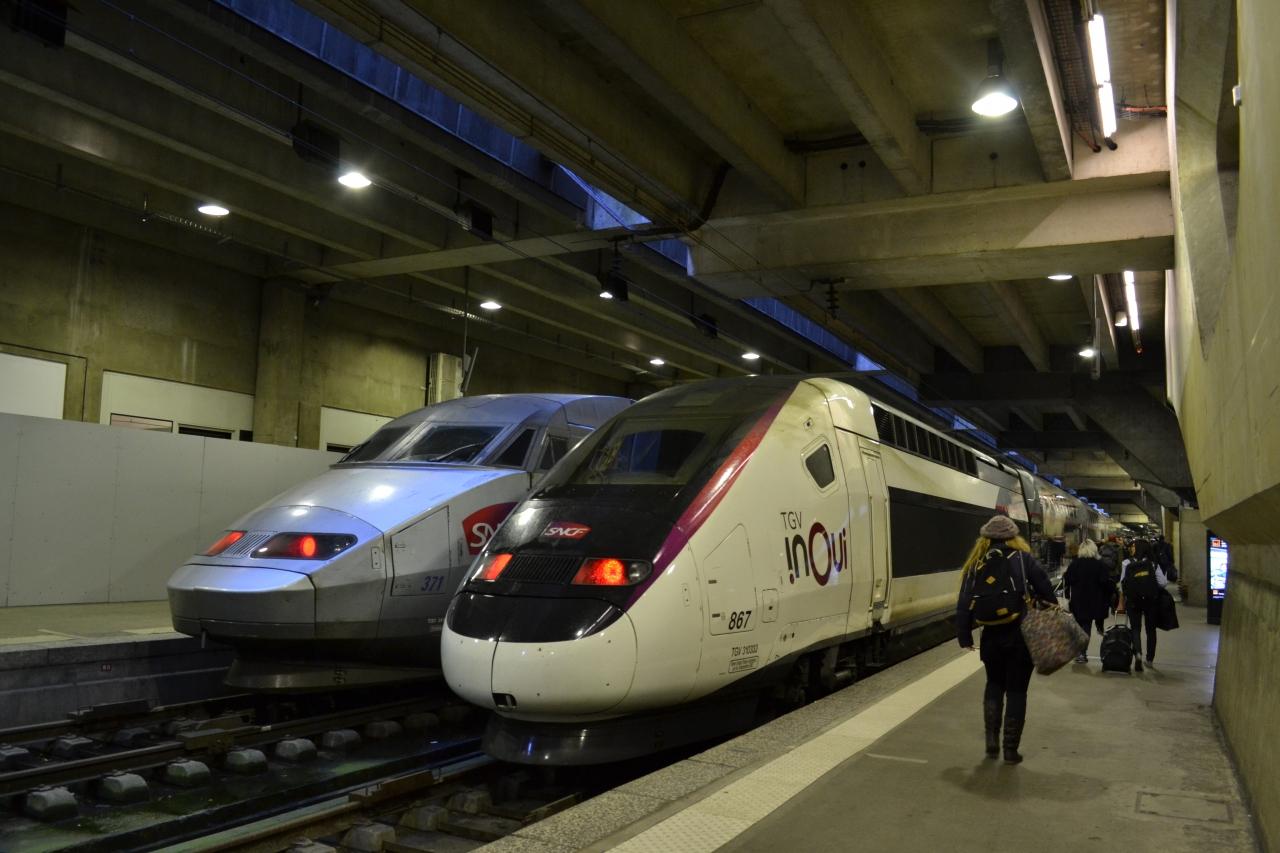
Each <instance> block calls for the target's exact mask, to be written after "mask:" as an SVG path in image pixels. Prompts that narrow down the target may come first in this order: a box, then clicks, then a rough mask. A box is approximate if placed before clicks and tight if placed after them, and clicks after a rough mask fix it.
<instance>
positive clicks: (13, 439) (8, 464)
mask: <svg viewBox="0 0 1280 853" xmlns="http://www.w3.org/2000/svg"><path fill="white" fill-rule="evenodd" d="M19 421H20V419H19V418H5V417H0V607H3V606H5V605H6V604H7V603H8V601H9V574H10V566H11V564H12V562H11V559H10V555H11V554H12V551H13V505H14V495H15V493H16V492H17V487H18V432H19Z"/></svg>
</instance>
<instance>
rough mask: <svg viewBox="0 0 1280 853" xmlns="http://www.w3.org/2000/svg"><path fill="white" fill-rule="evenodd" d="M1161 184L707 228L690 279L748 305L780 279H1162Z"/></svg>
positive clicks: (988, 195)
mask: <svg viewBox="0 0 1280 853" xmlns="http://www.w3.org/2000/svg"><path fill="white" fill-rule="evenodd" d="M1168 180H1169V175H1168V173H1167V172H1153V173H1148V174H1140V175H1124V176H1119V177H1110V178H1094V179H1091V180H1087V181H1059V182H1057V183H1052V184H1032V185H1026V186H1015V187H1001V188H997V189H987V190H973V191H964V192H954V193H940V194H934V195H929V196H924V197H917V198H902V199H892V200H886V201H877V202H866V203H860V204H850V205H832V206H830V207H824V208H810V209H807V210H802V211H788V212H785V213H776V214H759V215H748V216H741V217H732V218H725V219H719V220H712V221H711V222H710V223H708V225H707V226H706V227H704V228H701V229H699V230H698V231H697V232H695V234H694V238H695V243H694V245H693V247H692V254H691V261H692V263H691V266H692V272H693V274H694V275H696V276H697V277H698V278H699V279H701V280H702V281H704V282H706V283H708V284H712V285H714V286H715V287H716V288H717V289H720V290H721V291H722V292H725V293H731V294H733V295H737V296H747V295H759V294H761V293H762V292H763V291H764V288H763V287H762V282H765V281H771V282H777V281H779V280H785V281H787V282H789V283H790V284H791V285H792V286H795V287H797V288H798V289H802V288H804V287H807V284H808V282H810V281H812V280H814V279H820V278H834V279H837V280H840V281H841V285H840V286H841V287H843V288H846V289H883V288H896V287H918V286H923V285H930V284H955V283H962V282H986V281H1003V280H1012V279H1019V278H1043V277H1044V276H1046V275H1048V274H1050V273H1054V272H1058V271H1060V270H1063V269H1069V270H1074V271H1076V272H1077V274H1079V275H1087V274H1093V273H1098V272H1111V271H1114V270H1117V269H1134V268H1136V269H1167V268H1169V266H1170V264H1172V263H1173V211H1172V207H1171V205H1170V202H1169V186H1168ZM958 222H960V223H964V227H961V228H958V227H956V223H958Z"/></svg>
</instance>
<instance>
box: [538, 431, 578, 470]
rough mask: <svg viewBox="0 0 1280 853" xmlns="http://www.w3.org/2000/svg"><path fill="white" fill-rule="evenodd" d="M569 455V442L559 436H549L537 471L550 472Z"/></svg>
mask: <svg viewBox="0 0 1280 853" xmlns="http://www.w3.org/2000/svg"><path fill="white" fill-rule="evenodd" d="M568 453H569V442H568V441H567V440H566V439H563V438H561V437H560V436H558V435H549V436H547V442H546V445H545V446H544V447H543V448H542V459H540V460H539V461H538V467H537V468H535V469H534V470H535V471H549V470H550V469H551V466H553V465H555V464H556V463H557V462H559V461H560V460H561V459H563V458H564V457H565V456H567V455H568Z"/></svg>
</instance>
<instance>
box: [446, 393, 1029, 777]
mask: <svg viewBox="0 0 1280 853" xmlns="http://www.w3.org/2000/svg"><path fill="white" fill-rule="evenodd" d="M1037 482H1038V481H1036V480H1035V478H1034V477H1032V475H1030V474H1029V473H1027V472H1025V471H1019V470H1017V469H1014V468H1012V467H1010V466H1008V465H1006V464H1005V463H1003V462H1001V461H999V460H997V459H995V458H993V457H991V456H988V455H986V454H983V453H981V452H978V451H976V450H974V449H973V448H971V447H968V446H966V445H963V444H960V443H958V442H956V441H955V440H954V439H953V438H952V437H950V436H948V435H945V434H943V433H941V432H938V431H937V430H935V429H933V428H932V427H929V426H927V425H926V424H924V423H922V422H920V421H918V420H916V419H914V418H912V417H911V416H909V415H907V414H905V413H903V412H900V411H896V410H894V409H892V408H891V407H889V406H888V405H885V404H883V403H880V402H879V401H876V400H874V399H872V398H871V397H869V396H868V395H867V394H866V393H864V392H863V391H861V390H858V389H857V388H854V387H851V386H850V385H847V384H845V383H842V382H840V381H837V380H835V379H831V378H825V377H809V378H806V377H796V376H792V377H756V378H744V379H735V380H716V381H709V382H704V383H694V384H690V385H684V386H681V387H677V388H671V389H668V390H666V391H662V392H660V393H658V394H655V395H653V396H651V397H648V398H646V399H644V400H642V401H640V402H639V403H637V404H636V405H634V406H632V407H630V408H629V409H627V410H626V411H624V412H622V413H620V414H619V415H618V416H617V417H615V418H614V419H613V420H612V421H610V422H609V423H608V424H606V425H605V426H604V427H602V428H601V429H600V430H598V431H597V432H595V433H594V434H593V435H591V436H590V437H588V438H587V439H586V440H585V441H583V442H582V444H580V445H579V446H578V447H577V448H576V449H575V450H574V451H573V452H572V453H570V454H569V456H568V457H566V458H565V459H564V460H563V461H562V462H560V463H559V464H558V465H557V466H556V467H555V468H554V469H553V470H552V471H551V472H550V473H549V474H548V475H547V477H546V478H544V479H543V480H542V482H541V483H540V484H539V486H538V488H537V489H536V491H534V492H533V494H531V495H530V497H529V498H528V499H527V500H525V501H524V502H523V503H522V504H520V506H518V507H517V508H516V509H515V510H514V511H513V512H512V515H511V517H510V518H509V519H508V521H507V523H506V524H504V525H503V527H502V529H501V530H499V531H498V533H497V535H496V536H494V537H493V539H491V540H490V542H489V544H488V545H487V546H486V547H485V549H484V550H483V551H482V553H481V554H480V556H479V557H478V558H477V560H476V563H475V565H474V567H473V569H472V572H471V573H470V574H469V575H468V576H467V578H466V579H465V581H464V583H463V585H462V586H461V587H460V589H459V590H458V592H457V594H456V596H455V597H454V599H453V602H452V604H451V605H450V607H449V611H448V615H447V617H446V622H445V628H444V635H443V637H442V639H441V644H442V658H443V666H444V671H445V678H446V681H447V682H448V684H449V686H450V687H451V688H452V689H453V690H454V691H455V692H456V693H458V694H459V695H460V696H462V697H463V698H465V699H467V700H469V701H470V702H472V703H474V704H476V705H479V706H481V707H483V708H488V709H492V710H494V711H495V712H496V713H495V715H494V716H493V717H492V718H491V720H490V723H489V728H488V730H487V731H486V734H485V740H484V747H485V749H486V750H487V751H489V752H490V753H491V754H493V755H495V756H496V757H498V758H500V759H502V760H507V761H515V762H521V763H548V764H590V763H598V762H604V761H612V760H617V759H622V758H626V757H630V756H634V755H641V754H645V753H648V752H652V751H655V750H658V749H662V748H666V747H671V746H676V745H679V744H681V743H684V742H689V741H692V740H696V739H701V738H705V737H708V736H711V735H714V734H721V733H724V732H727V731H732V730H735V729H741V728H743V727H746V726H747V725H749V724H750V722H751V720H752V719H753V717H754V713H755V707H756V702H757V699H758V696H759V695H760V693H761V691H762V689H764V688H766V687H769V688H772V689H774V690H775V691H779V693H780V695H784V696H795V695H796V692H797V691H799V693H800V694H801V695H803V693H804V692H805V691H807V690H811V689H830V688H832V687H834V686H836V685H838V684H841V683H847V681H848V680H849V679H850V678H852V677H853V675H854V673H855V669H856V662H857V661H859V660H865V659H867V657H868V656H871V657H872V658H874V657H877V656H878V655H879V653H880V651H881V646H882V645H883V642H884V639H885V638H886V637H887V636H889V635H890V634H891V633H894V632H900V631H904V630H907V629H909V628H913V627H920V626H922V625H926V624H929V623H933V622H937V621H938V620H940V619H942V618H945V617H946V616H947V615H948V614H949V613H951V612H954V607H955V595H956V590H957V589H958V588H959V583H960V579H959V566H960V564H961V563H962V561H963V560H964V557H965V554H966V553H967V552H968V549H969V547H970V545H971V544H972V542H973V540H974V538H975V537H976V535H977V531H978V529H979V527H980V526H981V525H982V523H983V522H984V521H985V520H987V519H988V518H989V517H990V516H991V515H992V514H993V513H995V512H1002V513H1005V514H1007V515H1008V516H1009V517H1010V518H1012V519H1013V520H1014V521H1015V522H1017V523H1018V525H1019V527H1020V528H1021V529H1022V530H1023V531H1024V532H1026V533H1028V534H1032V533H1034V532H1035V528H1036V527H1037V525H1038V523H1039V519H1038V518H1033V517H1032V511H1034V514H1035V515H1036V516H1039V515H1040V512H1039V509H1038V508H1039V504H1040V501H1039V496H1038V490H1037V488H1036V484H1037ZM1044 485H1046V486H1047V485H1048V484H1047V483H1045V484H1044Z"/></svg>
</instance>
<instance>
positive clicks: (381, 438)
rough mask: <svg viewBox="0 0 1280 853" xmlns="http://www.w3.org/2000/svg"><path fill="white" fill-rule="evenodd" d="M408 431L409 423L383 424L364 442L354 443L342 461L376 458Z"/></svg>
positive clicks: (364, 460) (366, 460)
mask: <svg viewBox="0 0 1280 853" xmlns="http://www.w3.org/2000/svg"><path fill="white" fill-rule="evenodd" d="M408 431H409V425H408V424H403V425H397V426H385V427H383V428H382V429H380V430H378V431H377V432H375V433H374V434H373V435H371V436H369V438H368V440H367V441H365V443H364V444H358V445H356V448H355V449H354V450H352V451H351V452H350V453H348V454H347V455H346V456H344V457H342V460H341V461H343V462H368V461H370V460H372V459H377V458H378V457H379V456H381V455H382V454H383V453H385V452H386V450H387V448H389V447H391V445H393V444H395V443H396V442H397V441H399V440H400V439H401V438H403V437H404V434H405V433H406V432H408Z"/></svg>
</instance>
